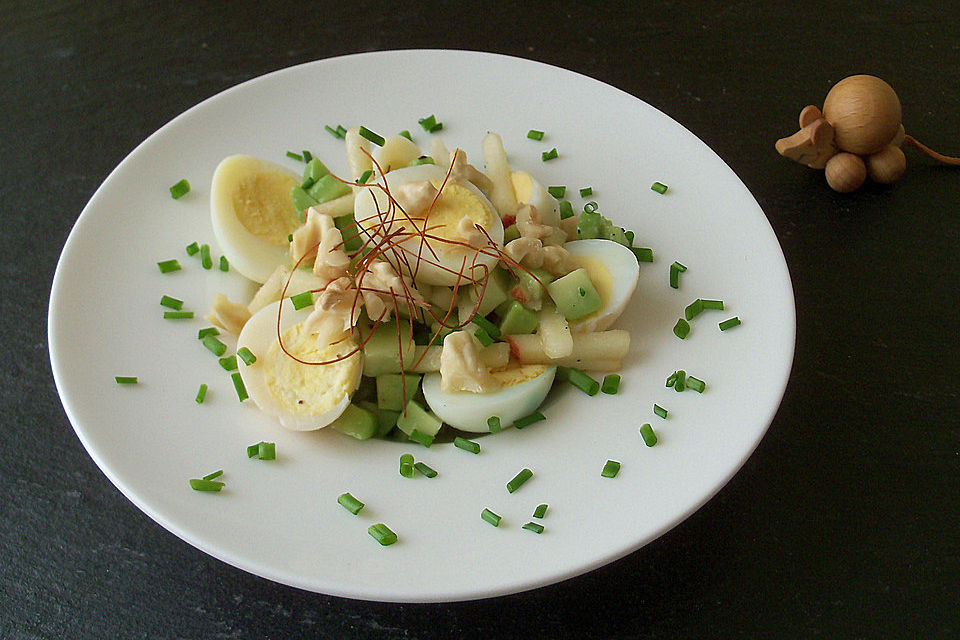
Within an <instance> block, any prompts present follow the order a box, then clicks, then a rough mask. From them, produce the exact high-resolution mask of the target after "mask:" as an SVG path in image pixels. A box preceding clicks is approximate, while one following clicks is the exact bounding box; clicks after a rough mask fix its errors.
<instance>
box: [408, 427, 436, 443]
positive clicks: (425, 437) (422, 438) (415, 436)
mask: <svg viewBox="0 0 960 640" xmlns="http://www.w3.org/2000/svg"><path fill="white" fill-rule="evenodd" d="M407 438H409V439H410V440H413V441H414V442H419V443H420V444H422V445H423V446H425V447H427V448H430V445H431V444H433V436H431V435H429V434H426V433H424V432H423V431H420V430H419V429H414V430H413V431H411V432H410V435H409V436H407Z"/></svg>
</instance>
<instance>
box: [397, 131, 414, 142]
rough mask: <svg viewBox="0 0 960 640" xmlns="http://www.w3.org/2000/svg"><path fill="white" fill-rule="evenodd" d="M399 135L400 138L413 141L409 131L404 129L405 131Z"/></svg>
mask: <svg viewBox="0 0 960 640" xmlns="http://www.w3.org/2000/svg"><path fill="white" fill-rule="evenodd" d="M397 135H398V136H403V137H404V138H406V139H407V140H410V141H413V138H412V137H410V132H409V131H407V130H406V129H404V130H403V131H401V132H400V133H398V134H397Z"/></svg>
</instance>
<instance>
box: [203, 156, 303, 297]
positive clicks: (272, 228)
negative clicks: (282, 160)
mask: <svg viewBox="0 0 960 640" xmlns="http://www.w3.org/2000/svg"><path fill="white" fill-rule="evenodd" d="M298 184H300V176H298V175H297V174H295V173H294V172H292V171H290V170H289V169H286V168H284V167H281V166H280V165H277V164H274V163H272V162H268V161H266V160H260V159H259V158H254V157H253V156H245V155H233V156H228V157H226V158H224V159H223V160H222V161H221V162H220V164H219V165H218V166H217V169H216V171H214V173H213V183H212V184H211V186H210V214H211V220H212V222H213V232H214V234H215V235H216V237H217V242H218V243H219V244H220V250H221V251H223V255H225V256H226V257H227V260H229V261H230V265H231V266H232V267H233V268H234V269H236V270H237V271H239V272H240V273H241V274H243V275H244V276H246V277H247V278H250V279H251V280H254V281H256V282H260V283H263V282H265V281H266V280H267V278H269V277H270V274H271V273H273V270H274V269H275V268H276V266H277V265H278V264H286V263H287V262H288V261H289V256H288V243H287V236H288V235H289V234H291V233H293V231H294V230H296V229H297V227H299V226H300V224H301V222H300V220H299V217H298V216H297V211H296V208H295V207H294V206H293V202H292V201H291V199H290V189H291V188H292V187H293V186H294V185H298Z"/></svg>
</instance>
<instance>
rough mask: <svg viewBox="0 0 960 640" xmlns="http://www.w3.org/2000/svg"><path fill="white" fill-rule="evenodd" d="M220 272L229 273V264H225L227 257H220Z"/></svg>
mask: <svg viewBox="0 0 960 640" xmlns="http://www.w3.org/2000/svg"><path fill="white" fill-rule="evenodd" d="M220 271H230V263H229V262H227V256H220Z"/></svg>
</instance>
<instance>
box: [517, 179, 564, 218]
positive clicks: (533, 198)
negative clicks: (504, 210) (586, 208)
mask: <svg viewBox="0 0 960 640" xmlns="http://www.w3.org/2000/svg"><path fill="white" fill-rule="evenodd" d="M510 181H511V182H512V183H513V192H514V195H515V196H516V198H517V203H519V204H521V205H524V204H529V205H533V208H534V209H536V210H537V213H539V214H540V220H541V221H542V222H543V223H544V224H549V225H551V226H554V227H558V226H560V202H559V201H558V200H557V199H556V198H554V197H553V196H552V195H550V192H549V191H547V188H546V187H545V186H543V185H542V184H541V183H540V182H538V181H537V180H536V178H534V177H533V176H532V175H530V174H529V173H527V172H526V171H512V172H511V173H510Z"/></svg>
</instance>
